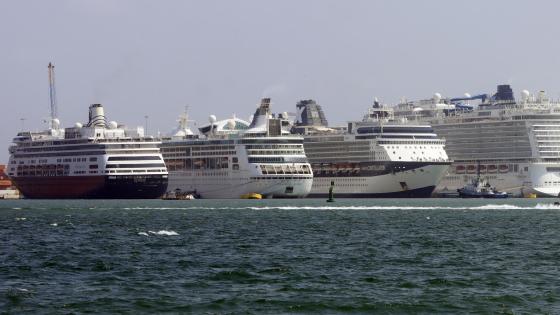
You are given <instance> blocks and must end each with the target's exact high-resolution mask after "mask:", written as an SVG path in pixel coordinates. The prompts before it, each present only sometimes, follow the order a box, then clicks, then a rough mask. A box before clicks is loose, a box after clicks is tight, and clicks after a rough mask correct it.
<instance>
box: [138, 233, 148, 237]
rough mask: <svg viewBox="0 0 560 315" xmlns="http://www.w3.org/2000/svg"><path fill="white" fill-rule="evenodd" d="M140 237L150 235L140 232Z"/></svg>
mask: <svg viewBox="0 0 560 315" xmlns="http://www.w3.org/2000/svg"><path fill="white" fill-rule="evenodd" d="M138 235H143V236H148V233H146V232H138Z"/></svg>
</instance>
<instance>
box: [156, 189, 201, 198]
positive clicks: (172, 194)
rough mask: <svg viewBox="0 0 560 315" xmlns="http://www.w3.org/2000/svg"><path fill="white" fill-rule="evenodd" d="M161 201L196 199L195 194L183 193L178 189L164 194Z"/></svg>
mask: <svg viewBox="0 0 560 315" xmlns="http://www.w3.org/2000/svg"><path fill="white" fill-rule="evenodd" d="M161 199H163V200H194V199H197V197H196V192H183V191H181V190H180V189H175V190H174V191H168V192H166V193H165V194H164V195H163V197H161Z"/></svg>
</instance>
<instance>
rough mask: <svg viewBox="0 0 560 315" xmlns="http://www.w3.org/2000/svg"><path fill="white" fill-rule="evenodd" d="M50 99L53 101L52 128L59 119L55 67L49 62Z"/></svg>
mask: <svg viewBox="0 0 560 315" xmlns="http://www.w3.org/2000/svg"><path fill="white" fill-rule="evenodd" d="M49 97H50V101H51V127H52V123H53V121H54V120H55V119H56V118H58V108H57V106H56V87H55V80H54V65H53V64H52V63H51V62H49Z"/></svg>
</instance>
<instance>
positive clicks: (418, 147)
mask: <svg viewBox="0 0 560 315" xmlns="http://www.w3.org/2000/svg"><path fill="white" fill-rule="evenodd" d="M293 132H295V133H300V134H303V135H304V139H305V140H304V147H305V152H306V153H307V157H308V159H309V162H310V163H311V166H312V169H313V174H314V180H313V187H312V190H311V194H310V196H312V197H325V196H327V194H328V191H329V187H330V186H331V184H334V191H335V196H337V197H351V198H362V197H363V198H370V197H429V196H431V194H432V192H433V190H434V188H435V187H436V185H437V184H438V183H439V181H440V179H441V178H442V177H443V176H444V174H445V173H446V172H447V168H448V166H449V164H450V161H449V160H448V157H447V154H446V152H445V150H444V147H445V141H444V140H442V139H440V138H439V137H438V136H437V135H436V134H435V133H434V131H433V129H432V128H431V126H429V125H428V124H417V123H414V124H411V123H409V122H408V121H406V119H402V120H395V119H394V117H393V111H392V109H391V108H388V107H386V106H383V105H381V104H379V102H377V101H375V102H374V105H373V107H371V108H369V110H368V112H367V114H366V115H365V116H364V118H363V120H361V121H352V122H349V123H348V127H347V128H329V127H328V125H327V120H326V118H325V115H324V113H323V111H322V109H321V106H320V105H318V104H317V103H315V102H314V101H313V100H305V101H301V102H299V103H298V104H297V119H296V122H295V123H294V127H293Z"/></svg>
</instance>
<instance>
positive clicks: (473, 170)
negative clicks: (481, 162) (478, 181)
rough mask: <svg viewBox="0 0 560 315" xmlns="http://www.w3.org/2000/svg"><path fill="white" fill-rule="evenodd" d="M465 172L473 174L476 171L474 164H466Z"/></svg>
mask: <svg viewBox="0 0 560 315" xmlns="http://www.w3.org/2000/svg"><path fill="white" fill-rule="evenodd" d="M467 173H468V174H474V173H476V166H474V165H468V166H467Z"/></svg>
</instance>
